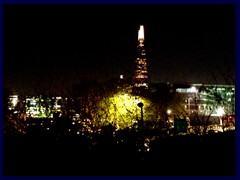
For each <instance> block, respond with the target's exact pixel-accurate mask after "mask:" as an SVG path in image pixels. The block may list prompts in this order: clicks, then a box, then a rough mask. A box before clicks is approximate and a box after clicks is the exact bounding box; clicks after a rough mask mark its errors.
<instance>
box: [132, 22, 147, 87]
mask: <svg viewBox="0 0 240 180" xmlns="http://www.w3.org/2000/svg"><path fill="white" fill-rule="evenodd" d="M138 42H139V44H138V55H137V59H136V61H135V62H136V70H135V76H134V85H135V86H136V87H144V88H148V71H147V59H146V53H145V48H144V44H143V43H144V27H143V25H140V29H139V30H138Z"/></svg>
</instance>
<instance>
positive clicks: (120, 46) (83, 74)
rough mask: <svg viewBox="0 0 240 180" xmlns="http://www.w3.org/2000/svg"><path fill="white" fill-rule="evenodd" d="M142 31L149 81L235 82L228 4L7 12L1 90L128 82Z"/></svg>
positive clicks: (29, 7)
mask: <svg viewBox="0 0 240 180" xmlns="http://www.w3.org/2000/svg"><path fill="white" fill-rule="evenodd" d="M140 25H144V28H145V48H146V54H147V63H148V72H149V75H150V80H151V82H154V83H159V82H173V83H182V82H186V83H219V84H225V83H226V82H225V80H224V78H223V76H222V75H220V73H219V72H222V73H223V74H227V75H229V74H230V75H231V76H232V77H234V76H235V75H234V73H235V42H234V41H235V12H234V5H232V6H231V5H217V4H216V5H160V4H159V5H146V4H145V5H137V4H136V5H5V7H4V86H5V87H10V88H12V89H15V90H16V88H17V89H22V90H24V91H30V90H31V89H34V88H35V89H36V88H38V87H41V88H43V89H44V88H45V89H51V88H53V87H54V88H56V89H57V88H59V87H70V86H71V85H72V84H74V83H76V82H78V81H79V80H80V79H81V78H89V79H97V80H99V81H106V80H109V79H111V78H118V77H119V76H120V74H123V75H124V77H126V78H127V77H132V76H133V73H134V70H135V64H134V62H135V59H136V54H137V45H138V41H137V33H138V29H139V26H140ZM213 75H215V77H216V80H214V78H213V77H214V76H213ZM216 81H217V82H216Z"/></svg>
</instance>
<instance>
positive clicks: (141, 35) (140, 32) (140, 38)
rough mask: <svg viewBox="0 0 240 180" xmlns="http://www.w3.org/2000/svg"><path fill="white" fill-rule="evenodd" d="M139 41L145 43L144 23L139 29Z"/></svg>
mask: <svg viewBox="0 0 240 180" xmlns="http://www.w3.org/2000/svg"><path fill="white" fill-rule="evenodd" d="M138 41H139V42H141V43H143V41H144V29H143V25H141V26H140V29H139V30H138Z"/></svg>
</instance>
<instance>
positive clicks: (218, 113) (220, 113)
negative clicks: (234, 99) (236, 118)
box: [217, 107, 224, 116]
mask: <svg viewBox="0 0 240 180" xmlns="http://www.w3.org/2000/svg"><path fill="white" fill-rule="evenodd" d="M223 114H224V109H223V108H222V107H219V108H218V109H217V115H218V116H222V115H223Z"/></svg>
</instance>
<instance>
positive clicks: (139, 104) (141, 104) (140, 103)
mask: <svg viewBox="0 0 240 180" xmlns="http://www.w3.org/2000/svg"><path fill="white" fill-rule="evenodd" d="M137 105H138V107H140V108H141V121H140V122H141V127H142V128H143V103H142V102H139V103H138V104H137Z"/></svg>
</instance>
